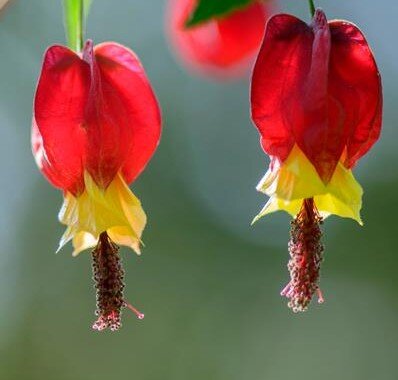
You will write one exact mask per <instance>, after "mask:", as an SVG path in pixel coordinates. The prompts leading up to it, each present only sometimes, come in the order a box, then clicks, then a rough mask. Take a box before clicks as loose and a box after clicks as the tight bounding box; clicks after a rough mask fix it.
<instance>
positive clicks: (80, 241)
mask: <svg viewBox="0 0 398 380" xmlns="http://www.w3.org/2000/svg"><path fill="white" fill-rule="evenodd" d="M96 245H97V239H96V238H95V237H94V236H93V235H91V234H90V233H88V232H83V231H80V232H78V233H77V234H76V235H75V236H74V237H73V248H74V250H73V253H72V256H74V257H76V256H77V255H78V254H79V253H80V252H82V251H84V250H86V249H88V248H93V247H95V246H96Z"/></svg>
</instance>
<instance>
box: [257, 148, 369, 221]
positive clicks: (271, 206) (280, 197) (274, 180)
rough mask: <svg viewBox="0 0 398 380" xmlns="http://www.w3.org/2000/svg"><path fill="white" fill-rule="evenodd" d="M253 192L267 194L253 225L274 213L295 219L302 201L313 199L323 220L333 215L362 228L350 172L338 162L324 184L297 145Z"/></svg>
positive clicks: (357, 195) (358, 195)
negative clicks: (349, 219) (279, 211)
mask: <svg viewBox="0 0 398 380" xmlns="http://www.w3.org/2000/svg"><path fill="white" fill-rule="evenodd" d="M257 190H258V191H261V192H262V193H265V194H267V195H268V196H269V197H270V199H269V200H268V202H267V204H266V205H265V206H264V208H263V209H262V210H261V212H260V213H259V214H258V215H257V216H256V217H255V218H254V220H253V223H255V222H256V221H257V220H258V219H260V218H261V217H263V216H264V215H266V214H270V213H272V212H275V211H278V210H283V211H286V212H288V213H289V214H290V215H291V216H292V217H296V216H297V214H298V213H299V212H300V210H301V207H302V204H303V201H304V200H305V199H309V198H313V199H314V203H315V206H316V208H317V210H318V211H319V213H320V215H321V216H322V217H323V218H326V217H327V216H329V215H332V214H333V215H338V216H341V217H344V218H351V219H355V220H356V221H357V222H358V223H359V224H361V225H362V220H361V216H360V210H361V206H362V194H363V191H362V187H361V185H360V184H359V183H358V182H357V181H356V180H355V178H354V176H353V174H352V171H351V170H350V169H347V168H346V167H345V166H344V165H343V164H342V163H341V162H339V163H338V164H337V167H336V169H335V171H334V174H333V176H332V178H331V180H330V182H328V183H327V184H325V183H324V182H323V181H322V180H321V178H320V177H319V175H318V173H317V171H316V169H315V167H314V166H313V165H312V164H311V162H310V161H309V160H308V159H307V158H306V156H305V155H304V153H303V152H302V151H301V150H300V149H299V148H298V147H297V145H296V146H294V148H293V149H292V151H291V152H290V154H289V156H288V158H287V159H286V160H285V161H284V162H283V163H282V165H280V164H279V163H278V162H276V161H275V162H273V163H272V164H271V165H270V168H269V170H268V172H267V173H266V174H265V176H264V177H263V178H262V179H261V181H260V183H259V184H258V185H257Z"/></svg>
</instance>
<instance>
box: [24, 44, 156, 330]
mask: <svg viewBox="0 0 398 380" xmlns="http://www.w3.org/2000/svg"><path fill="white" fill-rule="evenodd" d="M160 132H161V120H160V110H159V106H158V103H157V100H156V98H155V95H154V93H153V91H152V88H151V85H150V83H149V81H148V79H147V77H146V74H145V72H144V69H143V67H142V66H141V63H140V62H139V60H138V58H137V57H136V55H135V54H134V53H133V52H132V51H131V50H129V49H127V48H126V47H124V46H122V45H119V44H116V43H113V42H107V43H103V44H100V45H97V46H96V47H94V48H93V44H92V42H91V41H88V42H87V43H86V45H85V47H84V50H83V52H82V54H81V55H78V54H76V53H74V52H73V51H71V50H69V49H68V48H66V47H63V46H52V47H50V48H49V49H48V50H47V52H46V53H45V56H44V62H43V68H42V72H41V75H40V79H39V82H38V86H37V91H36V96H35V100H34V115H33V129H32V146H33V153H34V156H35V159H36V162H37V164H38V166H39V168H40V170H41V171H42V173H43V174H44V176H45V177H46V178H47V179H48V180H49V181H50V182H51V183H52V184H53V185H54V186H55V187H57V188H59V189H61V190H63V192H64V205H63V207H62V209H61V211H60V214H59V218H60V221H61V222H62V223H64V224H66V225H67V229H66V231H65V234H64V236H63V237H62V239H61V241H60V248H61V247H62V246H63V245H65V244H66V243H67V242H68V241H69V240H73V245H74V248H75V251H74V254H75V255H76V254H78V253H79V252H80V251H82V250H84V249H87V248H90V247H94V246H96V249H95V250H94V251H93V257H94V263H95V265H94V272H95V273H94V275H95V277H96V280H97V290H98V291H99V292H100V293H101V292H102V295H104V297H102V298H101V294H99V298H98V299H99V301H98V302H99V306H98V308H99V318H100V319H101V323H102V324H101V323H99V324H97V325H96V327H97V328H98V326H102V328H104V327H107V326H110V327H111V328H117V327H118V326H119V323H120V321H119V320H118V318H119V315H120V307H121V306H123V305H124V301H123V300H122V298H120V297H121V290H122V289H123V286H124V285H123V282H122V277H123V271H122V269H121V267H120V265H119V262H118V258H112V257H116V256H117V255H116V254H117V246H116V245H115V244H114V243H117V244H121V245H126V246H129V247H131V248H133V249H134V250H135V251H136V252H137V253H139V251H140V242H141V234H142V231H143V229H144V227H145V223H146V216H145V213H144V211H143V210H142V208H141V203H140V202H139V200H138V199H137V198H136V197H135V196H134V194H133V193H132V192H131V191H130V189H129V188H128V186H127V184H129V183H131V182H133V181H134V180H135V179H136V178H137V177H138V176H139V174H140V173H141V172H142V170H143V169H144V168H145V166H146V164H147V163H148V161H149V159H150V158H151V156H152V155H153V153H154V151H155V149H156V147H157V145H158V143H159V138H160ZM104 268H105V269H104ZM104 273H107V274H108V276H111V277H112V278H113V280H112V281H108V282H109V283H110V282H112V283H113V285H114V286H115V287H116V288H115V289H113V293H112V294H114V295H115V297H116V295H118V296H117V297H118V299H116V298H117V297H116V298H115V297H113V301H112V302H113V303H112V302H111V301H110V300H109V292H108V296H106V294H107V293H106V292H107V291H109V289H105V287H106V286H105V285H103V284H107V283H108V282H107V280H108V278H104V277H103V274H104ZM101 284H102V285H101ZM107 297H108V298H107ZM111 298H112V297H111ZM101 299H102V301H101ZM104 299H105V301H104ZM101 305H102V306H101ZM104 305H105V306H104ZM110 305H114V307H111V306H110ZM104 310H105V311H104ZM107 318H109V320H108V319H107ZM104 321H105V322H104ZM97 322H98V321H97Z"/></svg>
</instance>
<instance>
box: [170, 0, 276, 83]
mask: <svg viewBox="0 0 398 380" xmlns="http://www.w3.org/2000/svg"><path fill="white" fill-rule="evenodd" d="M196 4H197V0H169V12H168V13H169V18H168V19H167V21H166V22H167V24H168V25H167V27H168V29H169V34H170V37H171V40H172V42H173V45H174V47H175V49H176V51H177V52H178V53H179V55H180V56H181V58H182V59H183V60H184V61H185V62H186V63H188V64H189V65H190V66H193V67H195V68H197V69H199V70H201V71H203V72H205V73H207V74H216V75H217V74H224V75H225V74H228V73H229V74H231V75H234V74H235V71H233V70H234V69H237V70H236V74H240V73H241V71H242V70H244V69H247V68H248V66H249V64H250V61H251V60H252V59H253V58H254V55H255V54H256V52H257V51H258V48H259V45H260V44H261V40H262V38H263V34H264V28H265V23H266V20H267V16H268V14H269V13H270V6H266V5H264V4H262V3H261V2H259V1H255V2H253V4H251V5H249V6H247V7H245V8H243V9H241V10H237V11H234V12H232V13H230V14H228V15H226V16H225V17H223V18H220V19H217V20H211V21H208V22H206V23H203V24H201V25H198V26H195V27H192V28H191V29H186V27H185V23H186V21H187V20H188V17H189V16H190V14H191V13H192V11H193V9H194V8H195V5H196ZM239 69H241V70H239Z"/></svg>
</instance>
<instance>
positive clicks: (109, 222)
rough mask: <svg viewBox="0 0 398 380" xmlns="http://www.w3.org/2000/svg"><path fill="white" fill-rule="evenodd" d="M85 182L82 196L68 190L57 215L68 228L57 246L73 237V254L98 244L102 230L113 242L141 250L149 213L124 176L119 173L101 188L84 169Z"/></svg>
mask: <svg viewBox="0 0 398 380" xmlns="http://www.w3.org/2000/svg"><path fill="white" fill-rule="evenodd" d="M84 184H85V189H84V192H83V193H82V194H80V195H79V196H77V197H75V196H74V195H72V194H71V193H69V192H67V193H66V194H65V197H64V203H63V205H62V208H61V210H60V212H59V216H58V217H59V220H60V222H61V223H63V224H65V225H66V226H67V228H66V231H65V233H64V235H63V236H62V238H61V240H60V243H59V248H58V250H60V249H61V248H62V247H63V246H64V245H65V244H66V243H67V242H68V241H70V240H72V243H73V247H74V251H73V255H74V256H76V255H78V254H79V253H80V252H81V251H83V250H85V249H87V248H92V247H95V246H96V245H97V242H98V240H99V236H100V234H101V233H103V232H107V234H108V236H109V237H110V239H111V240H112V241H113V242H114V243H116V244H118V245H124V246H128V247H130V248H132V249H133V250H134V251H135V252H136V253H137V254H140V244H141V243H142V242H141V235H142V232H143V230H144V227H145V224H146V215H145V212H144V210H143V209H142V207H141V202H140V201H139V200H138V198H137V197H136V196H135V195H134V194H133V193H132V191H131V190H130V189H129V187H128V186H127V184H126V183H125V181H124V180H123V178H122V176H121V175H120V174H117V175H116V176H115V178H114V179H113V181H112V182H111V183H110V185H109V186H108V187H107V188H106V189H102V188H100V187H99V186H98V185H97V184H96V183H95V182H94V180H93V179H92V177H91V176H90V175H89V174H88V173H87V172H85V173H84Z"/></svg>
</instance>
